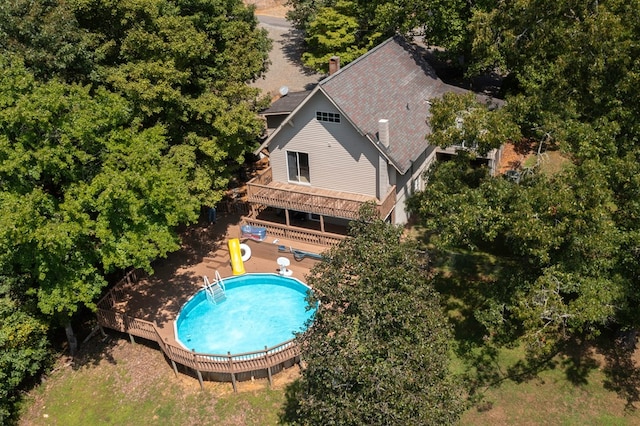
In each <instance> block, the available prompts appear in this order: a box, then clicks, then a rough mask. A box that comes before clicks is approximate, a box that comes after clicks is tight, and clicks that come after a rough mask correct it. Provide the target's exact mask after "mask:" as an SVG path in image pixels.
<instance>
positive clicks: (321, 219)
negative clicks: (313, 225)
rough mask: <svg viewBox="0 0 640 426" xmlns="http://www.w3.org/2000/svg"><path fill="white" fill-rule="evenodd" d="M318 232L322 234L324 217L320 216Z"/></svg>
mask: <svg viewBox="0 0 640 426" xmlns="http://www.w3.org/2000/svg"><path fill="white" fill-rule="evenodd" d="M320 232H322V233H323V234H324V215H322V214H321V215H320Z"/></svg>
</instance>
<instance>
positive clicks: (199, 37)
mask: <svg viewBox="0 0 640 426" xmlns="http://www.w3.org/2000/svg"><path fill="white" fill-rule="evenodd" d="M0 13H2V14H3V15H4V16H5V17H6V21H4V23H3V22H0V45H2V46H5V47H6V49H7V50H8V51H11V52H15V53H16V54H18V55H19V56H21V57H23V58H24V61H25V64H26V65H27V67H28V68H29V69H30V70H32V72H33V73H34V74H35V76H36V78H38V79H40V80H46V79H48V78H51V77H57V78H61V79H63V80H64V81H66V82H80V83H82V84H85V85H90V87H91V89H92V90H95V89H96V88H97V87H105V88H106V89H108V90H109V91H112V92H116V93H119V94H121V95H122V96H123V97H124V98H125V99H127V100H128V101H129V104H130V106H131V108H132V109H133V113H134V115H135V116H136V117H137V119H138V120H140V122H141V124H142V125H143V126H144V127H153V126H155V125H157V124H161V125H162V126H163V127H164V128H165V130H166V135H167V136H168V141H169V143H170V144H171V145H172V146H183V147H184V149H195V150H194V152H195V155H196V167H195V168H194V169H193V172H192V176H191V179H192V188H191V190H192V192H193V193H198V194H199V197H200V198H201V202H202V204H206V205H214V204H215V203H216V202H217V201H219V200H220V198H221V196H222V190H224V189H225V188H226V187H227V184H228V182H229V179H230V178H231V177H232V175H233V172H234V170H236V169H237V168H238V166H239V164H242V163H243V161H244V159H245V156H246V155H247V153H249V152H251V151H252V150H253V149H254V148H255V143H256V140H257V138H258V137H259V136H260V135H261V133H262V131H263V125H262V123H261V121H260V120H259V119H258V118H257V115H256V111H257V110H258V109H259V108H260V107H261V106H262V105H263V102H265V101H266V99H265V98H260V96H259V92H258V89H255V88H251V87H250V86H248V85H247V84H246V83H247V82H249V81H251V80H254V79H256V78H258V77H259V76H260V74H261V73H262V72H264V70H265V69H266V65H267V59H268V50H269V48H270V41H269V39H268V38H267V35H266V31H265V30H263V29H259V28H258V27H257V20H256V18H255V16H254V15H253V9H252V8H249V7H246V6H244V4H243V3H242V2H241V1H240V0H234V1H223V0H197V1H177V2H175V1H169V0H153V1H138V0H134V1H127V2H112V1H107V0H104V1H103V0H71V1H61V0H47V1H46V2H29V1H25V0H10V2H9V3H8V4H7V5H6V6H5V7H3V8H2V9H0ZM57 22H62V23H63V24H62V25H56V23H57Z"/></svg>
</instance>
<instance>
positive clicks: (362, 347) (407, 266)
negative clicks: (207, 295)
mask: <svg viewBox="0 0 640 426" xmlns="http://www.w3.org/2000/svg"><path fill="white" fill-rule="evenodd" d="M366 217H367V216H366V214H365V216H363V220H362V221H359V222H354V223H353V225H352V228H351V231H350V234H351V235H352V238H350V239H347V240H345V241H344V242H343V243H341V245H340V246H339V247H337V248H335V249H332V250H331V251H330V253H329V256H328V257H329V260H327V261H326V262H323V263H321V264H319V265H318V266H317V267H316V268H314V270H313V271H312V273H311V276H310V277H309V278H308V282H309V284H310V285H311V286H312V287H313V289H314V298H313V301H314V302H315V301H316V300H317V301H318V302H319V303H320V305H319V308H318V311H317V313H316V316H315V320H314V323H313V325H312V326H311V328H310V329H309V330H308V332H307V333H305V334H304V335H303V336H301V344H302V353H303V360H304V369H303V373H302V374H303V375H302V379H301V381H300V383H299V387H298V388H297V389H298V393H297V394H296V398H297V401H298V404H299V405H298V406H297V418H296V421H297V422H298V423H299V424H390V423H392V424H407V423H420V424H443V423H453V422H455V421H456V419H457V418H458V417H459V415H460V414H461V412H462V410H463V408H464V407H463V403H462V397H461V389H460V388H459V387H458V386H457V384H456V382H455V380H454V379H453V378H452V376H451V375H450V373H449V371H448V365H449V344H450V339H451V330H450V327H449V325H448V324H447V320H446V318H445V316H444V314H443V312H442V309H441V307H440V305H439V297H438V294H437V293H436V292H435V290H434V289H433V287H432V284H431V279H430V278H429V277H428V276H427V274H426V272H425V269H424V263H425V262H426V259H424V258H421V256H424V255H420V254H419V253H418V252H417V251H416V250H415V247H414V246H413V244H410V243H405V242H401V241H400V236H401V232H402V230H401V229H400V228H397V227H394V226H391V225H389V224H386V223H384V222H382V221H380V220H376V219H372V218H373V216H371V217H370V218H371V220H364V219H365V218H366Z"/></svg>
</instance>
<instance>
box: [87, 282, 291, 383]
mask: <svg viewBox="0 0 640 426" xmlns="http://www.w3.org/2000/svg"><path fill="white" fill-rule="evenodd" d="M137 279H138V274H137V272H135V271H132V272H130V273H128V274H127V275H126V276H125V278H123V280H121V281H120V282H119V283H118V284H116V285H115V286H114V288H113V289H112V290H111V291H109V292H108V293H107V294H106V295H105V296H104V297H103V298H102V299H101V300H100V301H99V302H98V305H97V306H98V310H97V317H98V324H99V325H100V327H106V328H110V329H113V330H117V331H120V332H123V333H127V334H128V335H129V339H130V340H131V342H132V343H135V339H134V336H136V337H142V338H144V339H147V340H151V341H154V342H157V343H158V345H159V346H160V350H162V352H164V354H165V355H166V356H167V358H169V360H170V361H171V365H172V366H173V370H174V372H175V374H176V375H178V366H179V365H182V366H184V367H187V368H190V369H192V370H193V371H195V373H196V374H197V376H198V381H199V382H200V387H201V388H204V383H203V381H204V380H205V377H206V378H207V379H208V380H214V381H231V383H232V384H233V390H234V392H237V381H238V380H240V379H242V378H243V377H245V376H247V374H250V377H253V376H254V375H258V376H259V375H261V374H262V375H264V374H266V375H267V377H268V379H269V384H272V375H273V374H274V373H275V372H278V371H280V370H281V369H282V368H284V367H287V366H291V365H293V364H295V363H297V362H299V360H300V352H299V348H298V346H297V345H296V343H295V340H294V339H291V340H288V341H286V342H284V343H281V344H279V345H276V346H272V347H270V348H268V347H266V346H265V348H264V350H261V351H255V352H246V353H241V354H231V353H227V354H226V355H221V354H202V353H197V352H193V351H189V350H187V349H185V348H183V347H181V346H178V345H175V344H173V343H171V342H169V341H168V338H166V337H165V338H164V339H163V338H162V337H161V333H160V331H159V328H158V325H157V324H156V323H155V322H149V321H145V320H142V319H139V318H135V317H132V316H129V315H127V314H126V313H124V312H121V311H119V310H118V309H117V307H116V305H117V303H118V301H119V300H122V299H121V298H120V297H118V296H119V295H121V294H122V286H123V285H124V284H125V283H128V284H130V283H131V282H133V280H137ZM203 373H204V374H203Z"/></svg>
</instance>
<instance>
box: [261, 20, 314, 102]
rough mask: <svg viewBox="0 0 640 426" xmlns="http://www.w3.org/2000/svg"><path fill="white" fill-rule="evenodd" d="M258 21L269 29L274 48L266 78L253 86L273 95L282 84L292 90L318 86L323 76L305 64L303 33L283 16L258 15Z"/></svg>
mask: <svg viewBox="0 0 640 426" xmlns="http://www.w3.org/2000/svg"><path fill="white" fill-rule="evenodd" d="M258 20H259V21H260V26H261V27H262V28H265V29H266V30H267V31H268V32H269V38H271V40H273V48H272V50H271V52H270V53H269V59H270V61H271V65H270V66H269V69H268V71H267V73H266V75H265V77H264V78H262V79H259V80H258V81H256V82H255V83H252V84H251V85H252V86H254V87H259V88H260V89H262V90H263V91H264V92H265V93H271V94H272V95H276V94H277V93H278V90H279V89H280V88H281V87H283V86H287V87H288V88H289V91H292V92H295V91H300V90H308V89H311V88H312V87H313V86H315V84H316V83H317V82H318V80H319V79H320V78H321V77H322V76H321V75H320V74H318V73H316V72H314V71H312V70H309V69H306V68H304V67H303V66H302V63H301V61H300V56H301V54H302V48H301V37H300V32H299V31H298V30H296V29H293V28H291V25H290V24H289V22H287V20H286V19H283V18H277V17H273V16H265V15H258Z"/></svg>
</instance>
